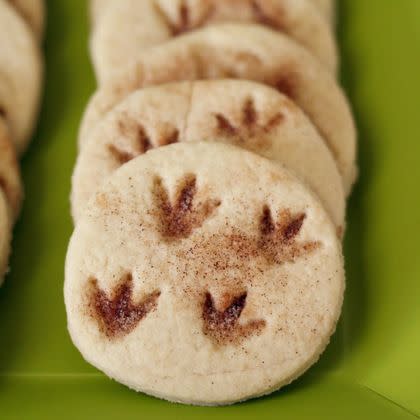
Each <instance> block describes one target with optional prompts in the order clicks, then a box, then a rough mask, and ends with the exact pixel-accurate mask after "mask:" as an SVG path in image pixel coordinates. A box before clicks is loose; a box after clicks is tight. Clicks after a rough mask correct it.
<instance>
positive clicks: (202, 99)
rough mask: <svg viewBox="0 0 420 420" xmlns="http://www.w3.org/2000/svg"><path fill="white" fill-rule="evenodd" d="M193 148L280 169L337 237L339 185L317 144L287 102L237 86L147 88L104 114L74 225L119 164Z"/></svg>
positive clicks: (75, 201)
mask: <svg viewBox="0 0 420 420" xmlns="http://www.w3.org/2000/svg"><path fill="white" fill-rule="evenodd" d="M191 141H194V142H195V141H217V142H226V143H231V144H234V145H237V146H241V147H244V148H246V149H249V150H251V151H253V152H256V153H258V154H260V155H262V156H265V157H267V158H269V159H272V160H274V161H276V162H279V163H283V164H284V165H285V166H286V167H287V168H289V169H290V170H292V171H293V172H294V173H296V174H297V175H298V176H299V177H300V178H301V179H303V180H304V181H305V182H306V183H307V184H308V185H309V186H310V187H311V188H312V189H313V191H314V192H315V193H317V194H318V196H319V197H320V198H321V201H322V203H323V204H324V206H325V208H326V209H327V211H328V213H329V214H330V216H331V218H332V219H333V222H334V224H335V225H336V226H337V231H338V232H343V227H344V217H345V196H344V191H343V186H342V181H341V177H340V173H339V172H338V169H337V165H336V163H335V161H334V157H333V156H332V154H331V152H330V151H329V149H328V148H327V146H326V145H325V143H324V141H323V139H322V138H321V137H320V135H319V134H318V132H317V131H316V129H315V128H314V127H313V125H312V124H311V123H310V121H309V120H308V118H307V117H306V116H305V115H304V114H303V112H302V111H301V110H300V108H298V107H297V106H296V105H295V104H294V102H292V101H291V100H290V99H288V98H287V97H286V96H284V95H282V94H281V93H279V92H278V91H276V90H274V89H272V88H270V87H267V86H264V85H261V84H258V83H255V82H248V81H238V80H223V81H221V80H217V81H202V82H180V83H174V84H170V85H162V86H158V87H150V88H146V89H143V90H138V91H136V92H134V93H133V94H131V95H130V96H128V97H127V98H126V99H125V100H124V101H123V102H121V103H120V104H119V105H118V106H117V107H116V108H114V109H113V110H112V111H111V112H109V113H108V114H107V116H106V117H105V118H104V120H103V121H102V122H101V123H100V124H98V126H97V127H96V129H95V130H93V132H92V135H91V138H90V139H89V141H88V143H87V144H86V145H85V147H83V148H82V149H81V151H80V153H79V157H78V160H77V164H76V167H75V170H74V174H73V188H72V196H71V202H72V213H73V218H74V220H75V221H77V220H78V219H79V218H80V216H81V214H82V213H83V210H84V208H85V207H86V205H87V202H88V200H89V198H90V197H91V196H92V194H93V193H94V192H95V191H96V190H97V189H98V188H99V186H100V185H101V183H102V182H103V180H104V179H105V178H107V177H108V176H109V175H110V174H111V173H112V172H114V171H115V170H116V169H118V168H119V167H120V166H121V165H122V164H124V163H126V162H128V161H129V160H131V159H133V158H135V157H136V156H138V155H140V154H142V153H144V152H146V151H147V150H149V149H151V148H154V147H159V146H165V145H168V144H172V143H177V142H191Z"/></svg>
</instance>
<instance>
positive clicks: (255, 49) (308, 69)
mask: <svg viewBox="0 0 420 420" xmlns="http://www.w3.org/2000/svg"><path fill="white" fill-rule="evenodd" d="M223 77H230V78H238V79H249V80H254V81H258V82H263V83H265V84H268V85H270V86H273V87H275V88H277V89H278V90H279V91H280V92H282V93H284V94H286V95H287V96H289V97H290V98H291V99H293V100H294V101H295V102H296V103H297V104H298V105H299V106H300V107H301V108H302V109H303V110H304V111H305V113H306V114H307V116H308V117H309V118H310V119H311V120H312V122H313V123H314V125H315V126H316V127H317V129H318V131H319V132H320V133H321V135H322V136H323V137H324V139H325V141H326V143H327V145H328V147H329V148H330V150H331V152H332V153H333V155H334V158H335V159H336V161H337V165H338V169H339V171H340V173H341V175H342V177H343V185H344V189H345V191H346V193H348V192H349V191H350V190H351V186H352V184H353V182H354V180H355V178H356V173H357V171H356V164H355V159H356V130H355V126H354V122H353V117H352V114H351V110H350V107H349V105H348V102H347V100H346V97H345V95H344V94H343V92H342V90H341V89H340V87H339V86H338V84H337V82H336V81H335V80H334V78H333V77H332V76H331V74H330V73H329V72H328V71H327V70H326V69H325V68H324V67H323V66H322V65H321V64H320V63H319V62H318V61H317V60H316V59H314V58H313V56H312V55H311V54H310V53H308V52H307V51H306V50H305V49H304V48H303V47H301V46H299V45H298V44H297V43H296V42H294V41H292V40H291V39H289V38H288V37H287V36H285V35H282V34H281V33H279V32H276V31H273V30H271V29H267V28H264V27H261V26H258V25H251V24H221V25H215V26H210V27H207V28H205V29H201V30H198V31H195V32H192V33H190V34H186V35H183V36H180V37H178V38H175V39H174V40H172V41H168V42H167V43H166V44H163V45H161V46H157V47H154V48H151V49H149V50H148V51H147V53H144V54H142V56H141V58H139V59H138V61H137V62H136V63H135V64H132V65H129V66H128V67H127V68H126V70H124V71H122V72H121V73H120V74H119V75H118V77H115V78H114V79H113V81H112V83H108V84H106V85H104V86H102V87H101V88H100V89H99V91H98V92H97V93H96V94H95V95H94V96H93V98H92V99H91V101H90V103H89V105H88V107H87V109H86V113H85V115H84V118H83V121H82V127H81V132H80V139H79V141H80V144H81V147H83V143H84V142H85V140H86V138H88V137H89V135H90V134H89V133H90V131H91V130H92V129H93V127H95V125H96V124H97V123H98V122H100V121H101V119H102V118H103V117H104V115H105V114H106V113H107V112H108V111H109V110H111V109H112V108H113V107H115V106H116V105H117V104H118V103H119V102H121V101H122V100H123V99H124V98H125V97H126V96H127V95H129V94H130V93H132V92H133V91H135V90H137V89H139V88H144V87H146V86H150V85H158V84H162V83H165V82H173V81H182V80H199V79H220V78H223Z"/></svg>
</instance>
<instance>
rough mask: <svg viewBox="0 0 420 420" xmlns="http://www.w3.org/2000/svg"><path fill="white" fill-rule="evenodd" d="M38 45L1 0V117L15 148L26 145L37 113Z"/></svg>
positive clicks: (25, 27) (39, 86)
mask: <svg viewBox="0 0 420 420" xmlns="http://www.w3.org/2000/svg"><path fill="white" fill-rule="evenodd" d="M41 79H42V63H41V58H40V51H39V46H38V45H37V43H36V41H35V39H34V36H33V34H32V32H31V30H30V29H29V27H28V25H27V24H26V23H25V22H24V21H23V18H22V17H21V16H20V15H19V14H18V12H17V11H16V10H15V9H14V8H13V6H11V5H10V4H9V3H8V2H6V1H4V0H2V1H0V116H2V117H4V118H5V119H6V120H7V122H8V123H9V125H10V128H11V133H12V138H13V141H14V143H15V147H16V149H17V151H18V153H19V154H21V153H22V152H23V151H24V150H25V149H26V147H27V145H28V142H29V138H30V136H31V134H32V130H33V128H34V124H35V119H36V116H37V112H38V106H39V99H40V91H41V84H42V80H41Z"/></svg>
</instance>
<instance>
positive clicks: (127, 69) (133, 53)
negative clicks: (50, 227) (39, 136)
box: [65, 0, 356, 405]
mask: <svg viewBox="0 0 420 420" xmlns="http://www.w3.org/2000/svg"><path fill="white" fill-rule="evenodd" d="M319 3H320V5H319V8H317V6H316V3H315V1H310V0H259V1H258V0H229V1H227V0H224V1H223V2H222V1H215V0H189V1H187V0H170V1H169V0H145V1H142V2H138V1H134V0H119V1H118V2H116V1H111V0H108V1H104V0H103V1H92V4H91V6H92V10H91V12H92V26H93V28H92V39H91V50H92V57H93V62H94V67H95V71H96V73H97V76H98V82H99V89H98V91H97V92H96V93H95V95H94V96H93V97H92V99H91V101H90V103H89V104H88V107H87V109H86V113H85V116H84V118H83V121H82V126H81V130H80V136H79V151H80V153H79V157H78V160H77V163H76V167H75V171H74V175H73V189H72V196H71V204H72V214H73V218H74V221H75V224H76V228H75V232H74V234H73V236H72V239H71V241H70V245H69V250H68V255H67V261H66V281H65V301H66V308H67V315H68V326H69V331H70V334H71V337H72V339H73V341H74V343H75V345H76V346H77V347H78V349H79V350H80V351H81V353H82V354H83V356H84V357H85V358H86V360H87V361H89V362H90V363H92V364H93V365H95V366H96V367H98V368H99V369H101V370H102V371H104V372H105V373H106V374H107V375H109V376H110V377H112V378H114V379H116V380H118V381H119V382H121V383H124V384H126V385H127V386H129V387H131V388H133V389H135V390H137V391H142V392H146V393H148V394H151V395H155V396H158V397H161V398H165V399H168V400H171V401H179V402H183V403H192V404H209V405H218V404H228V403H233V402H237V401H241V400H245V399H248V398H251V397H255V396H260V395H264V394H267V393H270V392H272V391H274V390H276V389H279V388H280V387H282V386H284V385H286V384H288V383H290V382H291V381H292V380H294V379H295V378H297V377H298V376H300V375H301V374H302V373H303V372H304V371H306V369H308V368H309V367H310V366H311V365H312V364H313V363H314V362H315V361H316V360H317V359H318V357H319V356H320V354H321V353H322V352H323V350H324V349H325V347H326V345H327V344H328V342H329V339H330V336H331V334H332V333H333V332H334V330H335V326H336V323H337V320H338V318H339V315H340V311H341V305H342V299H343V293H344V270H343V258H342V249H341V238H342V235H343V232H344V227H345V200H346V196H347V195H348V194H349V193H350V191H351V188H352V185H353V182H354V180H355V177H356V162H355V158H356V133H355V127H354V124H353V119H352V115H351V111H350V108H349V106H348V103H347V100H346V98H345V96H344V94H343V92H342V90H341V89H340V88H339V86H338V85H337V82H336V79H335V73H336V70H337V54H336V45H335V41H334V39H333V35H332V31H331V26H332V25H331V23H330V22H329V21H328V20H327V19H326V18H325V16H324V13H321V2H319ZM324 3H325V5H327V2H322V4H324ZM329 3H330V2H329ZM325 10H326V9H325ZM331 14H332V13H331Z"/></svg>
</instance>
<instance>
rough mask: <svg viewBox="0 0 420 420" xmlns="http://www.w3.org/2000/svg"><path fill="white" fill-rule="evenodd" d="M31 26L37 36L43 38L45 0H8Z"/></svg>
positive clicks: (39, 38)
mask: <svg viewBox="0 0 420 420" xmlns="http://www.w3.org/2000/svg"><path fill="white" fill-rule="evenodd" d="M8 1H9V3H10V4H12V5H13V6H14V7H15V8H16V10H17V11H18V12H19V14H20V15H21V16H22V17H23V18H24V19H25V21H26V22H27V23H28V25H29V26H30V27H31V29H32V31H33V33H34V34H35V37H36V38H37V39H38V40H41V39H42V37H43V35H44V24H45V22H44V21H45V4H44V0H8Z"/></svg>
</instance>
